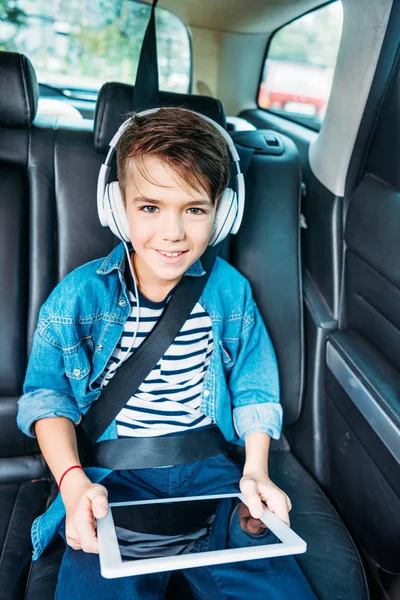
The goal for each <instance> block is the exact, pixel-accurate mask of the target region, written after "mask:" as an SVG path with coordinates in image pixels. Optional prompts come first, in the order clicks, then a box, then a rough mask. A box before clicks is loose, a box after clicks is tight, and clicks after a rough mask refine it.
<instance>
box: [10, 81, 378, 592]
mask: <svg viewBox="0 0 400 600" xmlns="http://www.w3.org/2000/svg"><path fill="white" fill-rule="evenodd" d="M106 89H107V88H106ZM118 89H120V90H122V95H123V96H124V97H125V98H130V97H131V94H132V87H129V86H124V85H122V84H121V85H119V84H118V85H117V84H112V86H110V87H109V88H108V91H109V92H110V94H108V93H107V94H106V95H102V96H101V99H100V102H104V101H105V99H107V105H106V106H103V107H102V114H103V116H102V117H101V119H102V122H103V125H102V126H100V121H98V125H97V129H96V131H98V132H99V133H98V141H97V143H96V147H95V146H94V143H93V134H92V131H91V128H90V126H89V124H87V123H83V124H82V123H77V124H76V126H75V124H72V123H71V122H70V123H69V124H67V123H66V122H65V123H64V122H62V121H58V122H57V121H54V120H46V119H40V120H38V121H36V122H35V123H34V125H33V127H32V128H31V129H29V130H27V131H26V132H25V137H24V138H23V139H24V140H25V142H26V143H28V142H29V144H30V147H31V150H30V154H29V162H23V161H22V163H21V161H20V163H21V165H20V163H19V162H18V161H14V166H13V168H14V170H15V169H17V170H18V169H20V177H19V180H18V182H16V183H15V186H14V187H13V183H12V181H16V178H14V180H12V181H11V182H10V184H9V185H10V188H9V189H10V191H11V190H15V194H16V191H18V194H17V195H18V198H19V200H18V201H16V200H14V204H13V211H14V212H12V211H11V210H10V212H9V217H8V219H9V226H7V228H5V229H6V231H5V238H4V243H6V245H5V246H4V247H3V249H4V251H5V254H6V255H7V257H8V260H12V261H13V266H14V267H15V268H16V270H17V272H18V277H19V279H18V278H17V279H15V275H14V276H13V277H14V279H11V280H9V279H7V278H9V277H10V274H9V273H8V267H9V264H8V263H3V264H2V265H1V266H2V271H1V273H0V282H1V286H2V290H5V289H6V287H7V289H8V288H10V293H13V294H14V298H17V292H18V290H20V289H21V286H22V287H23V284H24V282H25V283H26V281H25V280H24V274H25V277H26V274H28V277H29V290H30V299H29V302H28V297H27V296H26V293H27V290H26V289H25V292H24V294H25V296H24V299H23V301H22V304H21V305H19V304H16V305H13V303H12V302H10V303H9V304H8V305H7V311H8V312H7V313H6V316H7V317H8V320H9V321H10V325H9V326H8V324H7V321H6V320H5V321H1V326H2V327H3V328H5V331H7V335H9V336H11V337H12V335H14V333H12V334H11V332H13V331H14V329H13V328H15V327H17V329H16V331H17V334H16V336H17V341H16V344H15V348H16V350H15V352H17V353H18V352H20V353H21V356H22V357H23V360H24V363H23V364H25V354H26V351H25V348H26V346H27V345H28V346H29V339H30V336H31V334H32V331H33V329H34V327H35V324H36V319H37V313H38V309H39V306H40V304H41V303H42V302H43V301H44V300H45V299H46V297H47V295H48V294H49V292H50V291H51V289H52V287H54V285H55V284H56V283H57V281H58V280H59V279H60V278H62V277H63V276H64V275H65V274H66V273H67V272H68V271H70V270H71V269H73V268H74V267H76V266H77V265H79V264H82V263H84V262H86V261H88V260H90V259H92V258H95V257H98V256H102V255H104V254H105V253H106V252H108V251H109V250H110V249H111V248H112V246H113V243H114V239H113V236H112V235H111V234H110V232H109V231H108V230H106V229H103V228H101V227H100V225H99V223H98V220H97V216H96V179H97V173H98V169H99V166H100V164H101V162H102V160H103V155H104V152H105V151H106V150H107V145H108V142H109V139H110V138H111V135H112V134H113V133H114V129H115V128H116V127H117V126H118V124H119V123H120V122H121V120H122V118H123V113H124V112H125V111H126V110H129V105H127V106H126V108H123V109H122V108H121V106H122V104H121V97H120V96H119V95H118V94H116V96H115V95H114V91H116V90H118ZM114 99H115V102H116V103H115V104H114ZM182 101H183V97H182V96H180V97H179V104H181V103H183V102H182ZM188 101H189V102H190V104H189V105H191V106H192V104H191V99H190V98H189V99H188ZM108 102H110V104H108ZM124 102H125V100H124ZM171 102H172V101H171ZM196 102H197V104H196V108H197V109H199V110H200V108H201V98H199V99H197V100H196ZM211 103H214V107H213V114H216V115H221V114H223V113H221V110H222V109H221V105H220V104H219V103H218V102H216V101H212V100H211V99H206V100H205V101H204V106H205V111H204V112H206V114H210V116H213V115H212V114H211V113H209V111H210V110H211V108H210V107H211ZM124 106H125V104H124ZM99 110H100V109H99ZM207 111H208V112H207ZM98 113H99V111H98ZM114 113H115V114H116V118H115V119H116V120H115V122H114V121H112V115H113V114H114ZM107 115H108V116H109V117H110V118H108V116H107ZM99 118H100V117H99V114H98V116H97V120H99ZM105 122H107V126H105V125H104V123H105ZM220 122H223V121H220ZM12 133H13V130H12V129H10V135H11V134H12ZM10 140H11V137H10ZM95 140H96V136H95ZM242 141H243V140H242ZM282 142H283V146H284V153H283V154H282V155H280V156H271V155H267V154H262V153H260V154H256V155H255V157H254V162H253V164H252V166H251V168H250V170H249V173H248V182H247V184H248V188H247V192H248V193H247V205H246V214H245V218H244V223H243V228H242V230H241V232H240V234H239V235H238V236H236V238H235V237H233V236H232V240H231V243H232V246H231V248H229V242H230V241H229V240H228V242H227V245H226V247H225V256H227V257H228V258H230V259H231V261H232V262H233V264H235V265H236V266H237V267H238V268H239V269H240V270H241V271H243V273H244V274H245V275H246V276H247V277H248V278H249V279H250V281H251V282H252V284H253V287H254V292H255V296H256V299H257V301H258V303H259V305H260V308H261V312H262V314H263V316H264V318H265V320H266V322H267V324H268V327H269V329H270V331H271V333H272V337H273V341H274V343H275V346H276V349H277V354H278V357H279V361H280V363H281V379H285V382H284V383H283V402H284V405H285V409H286V412H287V419H288V421H289V422H293V421H295V420H296V419H297V417H298V415H299V413H300V410H301V400H300V399H301V388H302V368H303V367H302V364H303V348H302V324H301V320H302V315H301V303H300V295H301V287H300V272H299V254H298V227H299V221H298V220H299V189H300V188H299V182H300V178H299V166H298V161H297V156H296V152H295V149H294V146H293V144H292V143H291V142H290V141H289V140H287V139H286V138H282ZM15 147H16V146H15V145H14V146H13V145H12V144H11V151H10V156H11V158H8V159H7V157H6V156H5V155H6V154H7V152H6V150H4V149H3V150H1V151H0V152H3V154H2V155H0V160H1V161H3V157H5V158H4V160H7V162H8V163H10V164H13V159H14V157H15V156H16V151H15ZM96 150H97V151H96ZM98 151H100V153H99V152H98ZM25 152H26V154H24V156H25V157H27V156H28V155H27V151H26V149H25ZM0 165H1V163H0ZM10 172H11V173H13V172H14V171H13V169H11V171H10ZM7 177H8V178H10V174H7ZM4 181H6V178H4ZM7 181H8V179H7ZM21 181H23V182H24V183H23V186H24V187H21V186H22V184H21ZM0 182H1V185H2V184H3V177H2V172H0ZM7 197H8V196H6V195H5V196H4V200H3V198H2V197H1V198H0V201H4V202H5V203H6V204H5V205H6V207H7V206H8V203H9V202H10V201H9V200H7ZM18 203H19V204H18ZM25 215H26V217H25ZM24 218H26V221H24ZM24 222H29V223H30V233H29V236H24V235H23V233H18V232H19V231H20V229H19V228H20V227H21V224H23V223H24ZM24 227H26V225H25V226H24V225H22V232H24V231H25V230H24ZM13 228H14V235H13V236H11V233H10V235H9V236H7V230H8V229H9V231H10V232H12V231H13ZM15 232H17V233H15ZM0 243H3V240H2V238H1V237H0ZM10 244H11V246H10ZM10 248H11V250H12V251H11V250H10ZM19 248H21V249H19ZM17 250H18V251H17ZM0 255H1V253H0ZM266 259H267V260H266ZM3 277H4V279H1V278H3ZM3 282H4V283H3ZM13 286H14V288H16V290H17V291H15V289H11V288H12V287H13ZM285 313H286V315H285ZM0 318H2V317H0ZM14 321H16V322H17V324H16V323H15V322H14ZM7 327H9V328H8V329H7ZM18 327H19V328H20V329H18ZM21 348H22V349H21ZM18 356H19V355H18ZM8 360H9V361H10V362H9V363H8V367H9V368H10V371H7V372H4V373H2V377H1V379H0V385H2V386H3V385H4V392H3V391H2V392H1V393H2V395H3V398H0V402H1V401H2V400H4V402H5V404H4V411H3V412H4V414H3V417H4V420H3V418H2V419H1V421H0V427H1V428H3V423H4V424H8V423H10V420H11V419H12V418H13V417H14V415H15V397H14V401H13V400H10V395H12V396H13V395H17V394H18V393H19V391H20V384H21V378H22V370H21V367H18V368H17V367H16V366H15V365H13V363H12V362H11V359H10V358H8ZM8 373H11V374H12V377H13V378H14V380H13V383H12V385H11V384H10V383H9V381H8ZM286 380H288V381H286ZM11 388H12V389H11ZM6 390H7V397H6ZM1 434H2V435H3V429H1ZM18 434H19V432H16V430H15V427H12V428H11V429H10V431H9V435H10V438H14V435H15V442H14V445H12V440H10V441H11V447H10V455H11V456H12V457H13V458H10V459H7V460H10V461H13V460H14V461H16V460H19V461H20V462H19V463H18V464H19V465H20V466H21V459H22V461H27V462H24V463H23V464H24V465H26V464H32V465H33V464H34V465H35V468H36V467H37V466H40V463H38V459H37V458H34V456H30V455H29V454H31V453H32V451H33V449H32V447H30V446H27V445H25V446H24V444H23V443H22V440H21V436H19V437H18ZM0 437H1V436H0ZM7 447H8V444H6V445H3V446H2V445H1V444H0V452H6V448H7ZM29 460H31V463H29V462H28V461H29ZM9 465H10V469H11V468H12V462H10V463H9ZM14 465H15V466H16V465H17V463H16V462H15V463H14ZM38 472H39V473H40V471H38V470H35V471H34V473H35V478H36V476H37V474H38ZM271 472H272V474H273V477H275V479H276V481H277V483H278V485H281V486H282V487H283V488H284V489H285V490H286V491H287V492H288V493H289V495H291V497H292V500H293V504H294V506H295V509H294V512H293V518H292V520H293V525H294V527H295V528H297V530H298V531H299V533H300V534H301V535H303V536H304V537H305V539H306V540H307V542H308V544H309V552H308V553H307V554H306V555H304V556H303V557H299V561H300V564H301V566H302V568H303V569H304V571H305V573H306V574H307V576H308V578H309V580H310V582H311V585H312V586H313V588H314V589H315V591H316V594H317V597H318V598H319V599H321V600H332V599H333V598H335V599H336V598H337V599H339V598H340V599H341V600H367V599H368V591H367V589H366V586H365V582H364V574H363V569H362V565H361V563H360V561H359V558H358V554H357V552H356V550H355V549H354V546H353V544H352V542H351V540H350V538H349V536H348V534H347V532H346V530H345V529H344V526H343V524H342V523H341V521H340V519H339V518H338V516H337V515H336V513H335V512H334V511H333V509H332V507H331V506H330V504H329V502H328V500H327V498H326V497H325V495H324V494H323V492H322V491H321V490H320V488H319V487H318V485H317V484H316V483H315V482H314V481H313V480H312V479H311V477H310V476H308V475H307V473H306V472H305V471H304V469H302V467H301V466H300V464H299V463H298V462H297V460H296V459H295V458H294V457H293V456H292V455H291V454H290V452H288V451H285V452H283V451H280V450H276V451H275V452H274V453H273V456H272V458H271ZM21 473H23V470H21V469H20V470H18V469H17V468H16V469H15V471H14V472H12V473H10V476H14V477H17V478H19V477H23V475H21ZM38 483H40V484H41V485H42V484H43V488H41V490H40V493H38V492H36V495H35V496H34V495H33V493H32V498H30V500H29V502H31V503H32V507H31V509H30V510H31V512H29V511H27V512H26V523H28V522H29V521H31V519H32V517H33V514H32V510H34V511H36V510H39V512H41V511H43V510H44V508H45V498H44V496H47V494H45V493H44V491H43V490H44V486H47V485H48V483H47V482H46V481H45V482H38ZM38 483H35V484H32V486H36V485H38ZM9 485H11V484H9ZM13 485H16V484H13ZM26 485H31V484H28V483H26ZM4 489H6V488H4ZM7 489H8V488H7ZM15 489H16V488H15ZM29 489H31V490H32V487H31V488H29ZM34 489H37V488H34ZM0 493H1V488H0ZM1 498H3V496H1ZM20 498H21V500H18V502H17V499H15V498H14V500H15V502H14V505H13V503H12V501H11V500H10V501H9V503H8V505H7V506H8V507H11V508H7V510H8V513H6V514H10V512H12V510H13V508H12V506H15V507H16V508H15V510H19V506H20V504H19V502H21V503H22V504H23V502H27V503H28V504H29V502H28V500H27V499H26V498H25V496H23V495H22V494H21V496H20ZM2 501H3V500H0V502H2ZM39 506H40V508H39ZM10 527H12V530H10V535H11V534H12V536H15V539H16V542H15V544H14V545H13V548H12V549H11V550H10V551H11V554H8V552H9V548H8V546H7V545H6V546H5V550H4V552H3V557H4V559H6V560H7V565H11V563H12V561H13V560H14V557H15V552H18V551H19V550H18V549H19V548H21V549H22V548H25V549H26V548H28V547H29V536H28V531H27V529H28V524H26V526H25V529H21V528H19V525H18V522H16V521H12V524H11V526H10ZM14 528H16V529H15V530H14ZM322 529H323V535H322V536H321V530H322ZM22 537H23V540H24V541H22V540H20V538H22ZM0 541H1V538H0ZM57 547H58V550H57ZM24 552H25V550H24ZM61 556H62V545H61V546H60V543H59V540H55V542H54V544H53V545H52V546H51V547H49V550H48V551H47V552H46V553H45V554H44V556H43V557H42V558H41V559H39V561H37V562H35V563H34V564H33V567H32V570H31V576H30V580H29V584H28V588H27V595H26V598H28V599H29V600H36V599H39V598H40V600H46V598H48V599H49V600H50V598H52V597H53V595H52V594H53V593H54V587H55V583H56V578H57V570H58V566H59V561H60V560H61ZM0 567H1V562H0ZM24 568H25V567H24ZM9 570H10V572H11V566H9ZM25 575H26V570H24V571H23V573H22V571H21V572H20V577H19V578H17V582H15V583H14V586H17V587H18V590H19V591H17V590H16V592H15V598H18V597H20V596H18V595H17V594H20V593H21V590H22V588H23V583H22V579H23V577H25ZM13 589H14V588H13ZM182 597H184V596H183V595H182ZM0 598H1V596H0Z"/></svg>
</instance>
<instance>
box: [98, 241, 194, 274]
mask: <svg viewBox="0 0 400 600" xmlns="http://www.w3.org/2000/svg"><path fill="white" fill-rule="evenodd" d="M125 256H126V255H125V248H124V244H123V243H122V242H121V243H120V244H118V246H116V247H115V248H114V249H113V250H112V251H111V252H110V254H109V255H108V256H106V257H105V259H104V260H103V262H102V264H101V266H100V267H99V268H98V269H97V273H98V274H99V275H108V274H109V273H111V272H112V271H121V272H123V270H124V268H125ZM205 273H206V272H205V271H204V269H203V266H202V264H201V261H200V259H199V258H198V259H197V260H196V261H195V262H194V263H193V264H192V265H191V266H190V267H189V268H188V270H187V271H186V273H185V275H188V276H189V277H201V276H202V275H205Z"/></svg>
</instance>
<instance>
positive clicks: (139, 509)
mask: <svg viewBox="0 0 400 600" xmlns="http://www.w3.org/2000/svg"><path fill="white" fill-rule="evenodd" d="M110 509H111V511H112V517H113V521H114V526H115V531H116V534H117V540H118V547H119V551H120V554H121V560H122V561H123V562H124V561H132V560H138V559H145V558H160V557H166V556H174V555H179V554H188V553H194V552H205V551H208V550H225V549H227V548H241V547H248V546H254V545H260V544H272V543H277V542H279V540H278V538H277V537H276V536H275V535H274V534H273V533H272V532H271V531H270V530H269V529H268V528H267V527H266V525H265V524H264V523H263V522H262V521H260V520H259V519H254V518H253V517H252V516H251V515H250V512H249V509H248V508H247V506H246V505H245V504H243V502H241V501H240V500H239V499H238V498H237V497H236V498H217V499H215V498H212V499H200V500H199V499H196V500H187V501H186V500H180V501H179V502H174V501H171V502H162V503H158V502H151V503H144V504H135V505H130V506H129V505H128V506H112V505H111V506H110ZM216 519H218V522H219V524H220V525H221V526H220V527H216V528H214V529H213V531H212V532H211V528H212V525H213V523H214V521H215V520H216Z"/></svg>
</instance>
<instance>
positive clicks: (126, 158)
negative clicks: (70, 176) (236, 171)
mask: <svg viewBox="0 0 400 600" xmlns="http://www.w3.org/2000/svg"><path fill="white" fill-rule="evenodd" d="M116 152H117V172H118V180H119V184H120V188H121V191H122V195H123V197H124V201H125V188H126V184H127V181H128V177H129V163H130V161H131V159H134V160H135V166H137V168H138V169H139V170H140V172H141V174H142V175H143V176H146V175H145V173H144V172H143V171H144V165H143V159H144V158H145V157H146V156H153V157H156V158H158V159H160V160H162V161H164V162H165V163H166V164H167V165H168V166H169V167H170V168H171V169H173V171H175V172H176V173H177V174H178V175H179V177H181V178H182V179H184V180H185V181H186V182H187V183H188V185H189V186H190V187H191V188H193V189H195V190H197V191H201V188H203V189H205V190H206V191H207V193H208V194H209V196H210V199H211V201H212V203H213V204H216V203H217V202H218V200H219V199H220V197H221V195H222V192H223V191H224V189H225V188H226V187H227V185H228V182H229V171H230V154H229V150H228V144H227V142H226V140H225V139H224V138H223V136H222V135H221V133H220V132H219V131H218V129H217V128H216V127H214V126H213V125H212V124H211V123H209V122H208V121H206V120H205V119H203V118H202V117H201V116H200V115H198V114H196V113H195V112H192V111H190V110H186V109H182V108H163V109H162V110H159V111H157V112H154V113H151V114H149V115H135V114H132V115H131V116H130V123H129V124H128V126H127V127H126V129H125V130H124V132H123V134H122V135H121V138H120V139H119V141H118V144H117V147H116Z"/></svg>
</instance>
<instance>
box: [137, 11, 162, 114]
mask: <svg viewBox="0 0 400 600" xmlns="http://www.w3.org/2000/svg"><path fill="white" fill-rule="evenodd" d="M157 1H158V0H153V5H152V7H151V12H150V19H149V22H148V24H147V27H146V32H145V34H144V38H143V44H142V48H141V50H140V57H139V64H138V68H137V73H136V81H135V87H134V89H133V105H132V107H133V109H134V111H135V112H139V111H141V110H147V109H149V108H158V107H159V106H160V105H161V104H160V98H159V90H158V60H157V36H156V17H155V8H156V5H157Z"/></svg>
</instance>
